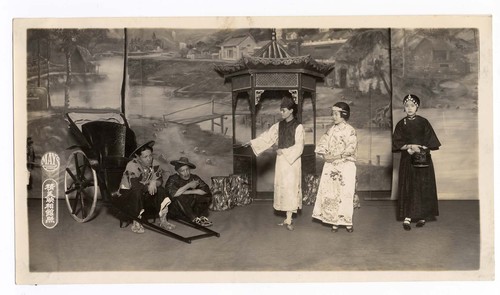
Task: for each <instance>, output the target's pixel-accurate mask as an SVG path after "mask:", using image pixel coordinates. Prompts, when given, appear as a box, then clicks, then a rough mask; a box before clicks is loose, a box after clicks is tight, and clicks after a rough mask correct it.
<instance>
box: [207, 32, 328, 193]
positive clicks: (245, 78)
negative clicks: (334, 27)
mask: <svg viewBox="0 0 500 295" xmlns="http://www.w3.org/2000/svg"><path fill="white" fill-rule="evenodd" d="M333 69H334V65H333V64H325V63H321V62H317V61H316V60H314V59H313V58H312V57H311V56H310V55H306V56H292V55H291V54H290V53H289V52H288V51H287V50H286V49H285V48H284V47H283V46H282V45H281V44H280V43H279V42H278V41H277V40H276V37H275V32H274V30H273V36H272V40H271V41H269V43H267V44H266V45H265V46H263V47H262V48H261V49H260V50H258V51H256V52H255V53H254V55H253V56H244V57H242V58H241V59H240V60H238V61H237V62H236V63H232V64H226V65H215V71H216V72H217V73H218V74H219V75H220V76H222V77H223V78H224V83H231V86H232V119H233V120H232V121H233V163H234V164H233V172H234V173H235V174H247V175H248V176H249V181H250V183H251V194H252V197H253V198H255V197H256V195H257V159H256V156H255V155H254V154H253V152H252V150H251V147H244V146H242V145H241V144H237V143H236V107H237V105H238V101H239V100H240V99H245V100H248V102H249V109H250V110H249V111H250V116H251V138H252V139H253V138H255V137H256V127H257V122H256V117H257V112H258V109H259V108H258V107H257V105H258V104H259V102H260V100H261V98H263V97H266V94H267V95H268V96H269V95H270V96H273V97H274V98H276V99H281V97H282V95H283V94H285V93H286V94H289V95H291V97H293V99H294V101H295V103H296V104H297V106H298V111H297V119H298V120H299V122H301V121H302V110H303V103H304V99H306V98H310V99H311V102H312V109H313V120H314V121H313V122H314V123H313V132H314V134H313V138H314V144H306V145H305V146H304V152H303V154H302V173H303V175H305V174H307V173H315V170H316V167H315V166H316V165H315V162H316V160H315V154H314V148H315V145H316V83H317V82H322V81H323V80H324V78H325V77H326V76H327V75H328V74H329V73H330V72H331V71H332V70H333Z"/></svg>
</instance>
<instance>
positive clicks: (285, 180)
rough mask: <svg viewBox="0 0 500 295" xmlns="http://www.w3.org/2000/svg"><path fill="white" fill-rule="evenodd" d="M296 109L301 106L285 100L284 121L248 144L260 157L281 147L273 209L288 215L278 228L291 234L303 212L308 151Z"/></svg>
mask: <svg viewBox="0 0 500 295" xmlns="http://www.w3.org/2000/svg"><path fill="white" fill-rule="evenodd" d="M296 109H297V105H296V104H295V103H294V102H293V100H292V99H291V98H289V97H285V98H283V100H282V102H281V105H280V112H281V116H282V118H283V120H282V121H280V122H278V123H276V124H274V125H273V126H271V128H269V130H268V131H266V132H264V133H262V134H261V135H260V136H259V137H258V138H255V139H253V140H251V141H250V142H249V143H247V144H246V145H250V146H251V147H252V150H253V152H254V153H255V155H257V156H258V155H260V154H261V153H262V152H264V151H265V150H266V149H268V148H270V147H271V146H273V145H274V144H278V150H277V151H276V153H277V157H276V166H275V169H276V171H275V176H274V204H273V207H274V209H276V210H278V211H286V219H285V220H284V221H283V222H281V223H279V224H278V225H281V226H286V228H287V229H288V230H293V229H294V226H293V224H292V215H293V213H297V210H298V209H302V189H301V179H302V172H301V168H302V164H301V155H302V151H303V150H304V127H303V126H302V124H300V123H299V122H298V121H297V119H296V118H295V117H294V113H295V112H296Z"/></svg>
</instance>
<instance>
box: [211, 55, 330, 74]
mask: <svg viewBox="0 0 500 295" xmlns="http://www.w3.org/2000/svg"><path fill="white" fill-rule="evenodd" d="M334 68H335V64H333V63H331V64H330V63H323V62H317V61H316V60H315V59H314V58H312V57H311V56H310V55H304V56H293V57H287V58H265V57H255V56H244V57H242V58H241V59H240V60H238V61H237V62H236V63H233V64H225V65H214V70H215V71H216V72H217V73H218V74H219V75H220V76H221V77H224V78H226V77H227V76H231V75H233V74H235V73H237V72H242V71H243V72H244V71H249V70H274V69H275V70H279V69H290V70H299V69H303V70H305V71H307V72H310V73H312V74H315V76H318V77H325V76H327V75H328V74H330V72H331V71H332V70H333V69H334Z"/></svg>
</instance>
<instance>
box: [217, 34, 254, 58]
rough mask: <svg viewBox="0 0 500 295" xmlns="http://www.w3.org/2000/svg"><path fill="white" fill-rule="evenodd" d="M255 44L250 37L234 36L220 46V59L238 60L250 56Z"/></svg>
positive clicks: (248, 35) (247, 35)
mask: <svg viewBox="0 0 500 295" xmlns="http://www.w3.org/2000/svg"><path fill="white" fill-rule="evenodd" d="M255 47H257V42H256V41H255V39H254V38H253V37H252V36H251V35H250V34H246V35H241V36H234V37H231V38H229V39H227V40H226V41H225V42H224V43H222V44H221V45H220V54H219V55H220V59H223V60H238V59H240V58H241V57H243V56H244V55H252V54H253V53H254V51H255Z"/></svg>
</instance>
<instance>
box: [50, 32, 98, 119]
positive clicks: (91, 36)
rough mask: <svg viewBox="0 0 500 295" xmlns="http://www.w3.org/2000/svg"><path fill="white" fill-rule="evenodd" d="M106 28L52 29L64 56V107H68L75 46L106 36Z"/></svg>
mask: <svg viewBox="0 0 500 295" xmlns="http://www.w3.org/2000/svg"><path fill="white" fill-rule="evenodd" d="M106 31H107V30H100V29H54V30H52V31H51V33H52V34H53V35H54V37H55V38H56V39H57V41H58V44H59V45H58V48H59V50H60V51H61V52H63V53H64V56H65V60H66V62H65V67H66V82H65V84H64V109H68V107H69V102H70V90H71V84H72V56H73V53H74V52H75V51H76V49H77V46H83V47H88V46H90V45H91V44H96V40H101V39H103V38H105V37H106Z"/></svg>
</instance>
